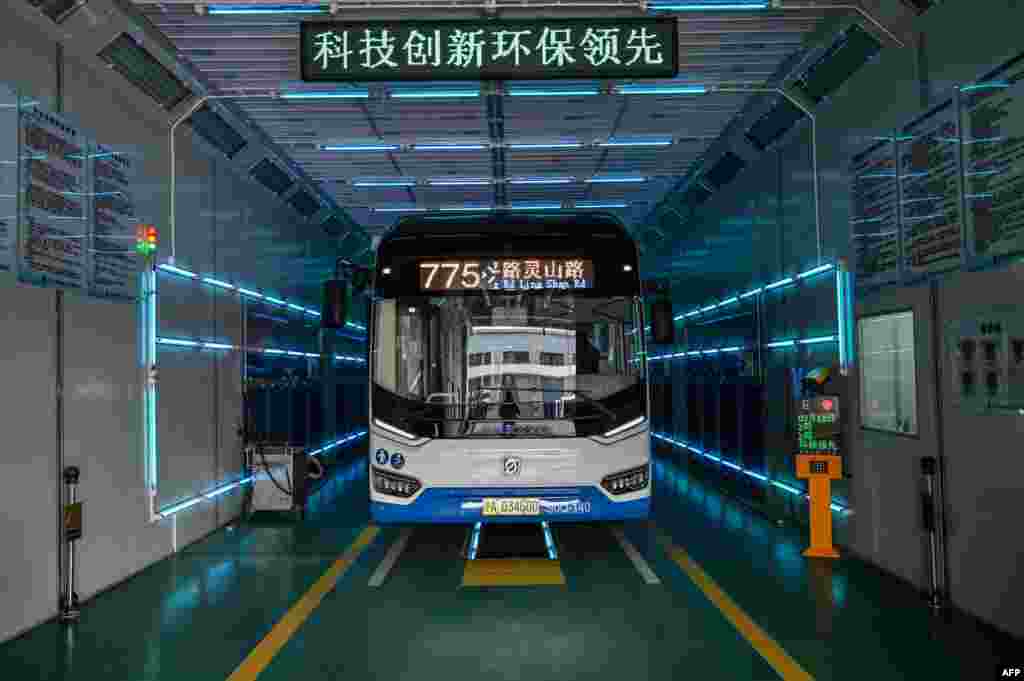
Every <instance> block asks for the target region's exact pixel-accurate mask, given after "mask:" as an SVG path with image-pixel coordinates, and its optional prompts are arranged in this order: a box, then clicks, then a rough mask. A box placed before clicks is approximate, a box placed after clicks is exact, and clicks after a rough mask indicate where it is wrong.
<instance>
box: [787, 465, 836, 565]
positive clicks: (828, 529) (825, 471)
mask: <svg viewBox="0 0 1024 681" xmlns="http://www.w3.org/2000/svg"><path fill="white" fill-rule="evenodd" d="M796 477H798V478H801V479H804V480H807V481H808V483H807V486H808V488H809V492H810V496H811V502H810V503H811V545H810V546H809V547H807V550H806V551H804V555H805V556H807V557H808V558H838V557H839V552H838V551H836V549H835V547H834V546H833V545H832V508H831V506H832V481H833V480H838V479H840V478H841V477H843V468H842V459H840V458H839V456H837V455H835V454H797V456H796Z"/></svg>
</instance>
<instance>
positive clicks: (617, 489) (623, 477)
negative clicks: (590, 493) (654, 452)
mask: <svg viewBox="0 0 1024 681" xmlns="http://www.w3.org/2000/svg"><path fill="white" fill-rule="evenodd" d="M648 482H650V475H649V474H648V466H647V464H644V465H643V466H638V467H637V468H630V469H629V470H625V471H622V472H620V473H612V474H611V475H609V476H607V477H605V478H604V479H602V480H601V487H604V488H605V489H606V490H608V492H609V493H610V494H616V495H618V494H627V493H628V492H636V491H638V490H642V489H644V488H645V487H647V483H648Z"/></svg>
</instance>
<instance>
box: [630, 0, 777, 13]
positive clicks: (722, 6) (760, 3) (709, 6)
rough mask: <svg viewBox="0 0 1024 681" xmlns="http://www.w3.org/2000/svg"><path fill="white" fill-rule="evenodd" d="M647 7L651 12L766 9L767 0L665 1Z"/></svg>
mask: <svg viewBox="0 0 1024 681" xmlns="http://www.w3.org/2000/svg"><path fill="white" fill-rule="evenodd" d="M647 8H648V9H649V10H650V11H652V12H724V11H744V10H754V9H768V0H754V1H753V2H735V0H730V1H729V2H722V3H716V2H714V0H711V2H666V3H664V4H652V5H648V6H647Z"/></svg>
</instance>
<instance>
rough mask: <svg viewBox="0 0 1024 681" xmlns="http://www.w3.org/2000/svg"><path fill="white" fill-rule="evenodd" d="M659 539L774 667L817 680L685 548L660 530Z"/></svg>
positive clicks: (787, 675)
mask: <svg viewBox="0 0 1024 681" xmlns="http://www.w3.org/2000/svg"><path fill="white" fill-rule="evenodd" d="M656 532H657V536H658V541H659V542H660V543H661V544H662V546H664V547H665V550H666V551H667V552H668V554H669V557H670V558H672V560H673V561H675V563H676V564H677V565H678V566H679V567H681V568H682V569H683V572H685V573H686V574H687V576H688V577H689V578H690V580H691V581H692V582H693V583H694V584H696V585H697V588H699V589H700V590H701V591H703V592H704V595H705V596H707V598H708V600H709V601H711V602H712V603H713V604H714V606H715V607H716V608H718V610H719V611H720V612H721V613H722V614H723V615H724V616H725V618H726V619H727V620H729V623H730V624H732V625H733V626H734V627H736V630H737V631H739V632H740V634H741V635H742V636H743V638H745V639H747V642H748V643H750V645H751V646H753V647H754V650H756V651H757V652H758V654H759V655H760V656H761V657H763V658H764V659H765V661H766V662H767V663H768V664H770V665H771V666H772V669H774V670H775V672H776V673H777V674H778V675H779V676H780V677H781V678H782V679H784V680H785V681H814V677H813V676H811V675H810V674H809V673H807V671H806V670H805V669H804V668H803V667H801V666H800V665H799V663H797V661H796V660H794V659H793V658H792V657H790V656H789V654H788V653H787V652H786V651H785V650H783V648H782V646H780V645H779V644H778V642H777V641H776V640H775V639H773V638H772V637H771V636H769V635H768V633H767V632H765V630H764V629H762V628H761V627H759V626H758V625H757V623H756V622H754V620H752V619H751V618H750V615H748V614H747V613H745V612H744V611H743V609H742V608H741V607H740V606H739V605H737V604H736V602H735V601H733V600H732V598H730V597H729V594H727V593H726V592H725V591H723V590H722V588H721V587H720V586H718V585H717V584H716V583H715V581H714V580H713V579H711V577H710V576H708V574H707V573H706V572H704V570H703V569H702V568H701V567H700V565H698V564H697V563H696V562H695V561H694V560H693V558H690V554H688V553H687V552H686V551H685V550H683V549H682V548H680V547H679V546H676V545H675V544H673V543H672V540H671V539H669V538H668V537H667V536H666V535H665V534H664V533H662V532H661V531H660V530H656Z"/></svg>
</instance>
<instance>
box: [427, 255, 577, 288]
mask: <svg viewBox="0 0 1024 681" xmlns="http://www.w3.org/2000/svg"><path fill="white" fill-rule="evenodd" d="M419 266H420V289H421V290H423V291H467V290H480V289H491V290H501V289H505V290H514V291H525V290H533V289H566V290H568V289H589V288H593V286H594V262H593V260H591V259H590V258H511V257H503V258H498V259H494V260H481V259H478V258H477V259H468V260H433V261H428V262H421V263H420V264H419Z"/></svg>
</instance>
